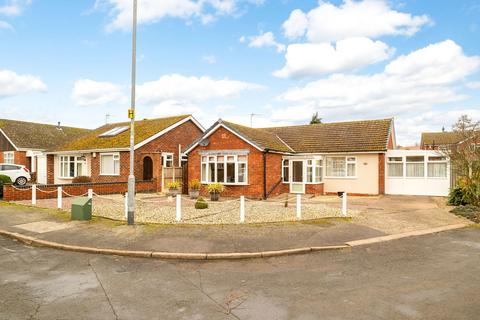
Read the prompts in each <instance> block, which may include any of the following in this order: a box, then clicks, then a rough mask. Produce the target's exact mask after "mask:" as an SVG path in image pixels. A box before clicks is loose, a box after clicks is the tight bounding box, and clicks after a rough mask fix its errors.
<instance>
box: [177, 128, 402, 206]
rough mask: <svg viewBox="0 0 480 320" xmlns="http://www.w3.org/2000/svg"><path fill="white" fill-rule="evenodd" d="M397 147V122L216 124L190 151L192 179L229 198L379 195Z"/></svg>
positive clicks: (383, 187) (187, 151) (190, 147)
mask: <svg viewBox="0 0 480 320" xmlns="http://www.w3.org/2000/svg"><path fill="white" fill-rule="evenodd" d="M395 145H396V144H395V128H394V122H393V119H383V120H368V121H350V122H337V123H323V124H312V125H301V126H286V127H276V128H260V129H257V128H250V127H245V126H241V125H238V124H235V123H231V122H227V121H223V120H218V121H217V122H216V123H215V124H214V125H213V126H212V127H211V128H210V129H208V130H207V131H206V132H205V134H204V135H203V136H202V137H201V138H200V139H198V141H196V142H195V143H193V144H192V145H191V146H189V147H188V148H187V150H186V154H187V155H188V177H189V180H191V179H198V180H200V181H201V182H202V184H204V185H206V184H209V183H215V182H218V183H221V184H224V185H225V186H226V191H225V195H227V196H239V195H244V196H247V197H252V198H267V197H268V196H270V195H277V194H280V193H288V192H290V193H306V194H325V193H327V194H330V193H337V192H343V191H346V192H348V193H351V194H357V195H378V194H384V192H385V162H386V161H385V154H386V152H387V150H389V149H394V146H395ZM203 192H205V190H203Z"/></svg>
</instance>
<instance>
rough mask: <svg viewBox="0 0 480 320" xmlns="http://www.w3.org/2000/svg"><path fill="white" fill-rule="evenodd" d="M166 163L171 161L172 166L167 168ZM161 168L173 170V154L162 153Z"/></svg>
mask: <svg viewBox="0 0 480 320" xmlns="http://www.w3.org/2000/svg"><path fill="white" fill-rule="evenodd" d="M168 158H171V160H169V159H168ZM168 161H172V166H171V167H168V166H167V162H168ZM162 167H163V168H174V167H175V162H174V154H173V152H162Z"/></svg>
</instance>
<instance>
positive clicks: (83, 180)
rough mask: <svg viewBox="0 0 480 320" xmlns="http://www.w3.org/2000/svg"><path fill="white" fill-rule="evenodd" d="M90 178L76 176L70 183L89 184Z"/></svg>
mask: <svg viewBox="0 0 480 320" xmlns="http://www.w3.org/2000/svg"><path fill="white" fill-rule="evenodd" d="M91 182H92V178H91V177H87V176H78V177H75V178H73V179H72V183H91Z"/></svg>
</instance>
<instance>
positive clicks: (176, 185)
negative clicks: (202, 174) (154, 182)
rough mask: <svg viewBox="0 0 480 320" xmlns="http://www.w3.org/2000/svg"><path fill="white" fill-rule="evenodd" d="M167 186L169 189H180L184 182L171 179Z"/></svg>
mask: <svg viewBox="0 0 480 320" xmlns="http://www.w3.org/2000/svg"><path fill="white" fill-rule="evenodd" d="M166 187H167V189H174V190H178V189H180V188H181V187H182V183H181V182H180V181H171V182H169V183H167V185H166Z"/></svg>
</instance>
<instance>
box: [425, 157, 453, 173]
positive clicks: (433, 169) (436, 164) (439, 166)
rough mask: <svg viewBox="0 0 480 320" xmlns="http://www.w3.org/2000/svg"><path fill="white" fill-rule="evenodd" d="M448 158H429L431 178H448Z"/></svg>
mask: <svg viewBox="0 0 480 320" xmlns="http://www.w3.org/2000/svg"><path fill="white" fill-rule="evenodd" d="M447 162H448V160H447V157H442V156H438V157H428V162H427V174H428V177H429V178H446V177H447Z"/></svg>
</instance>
